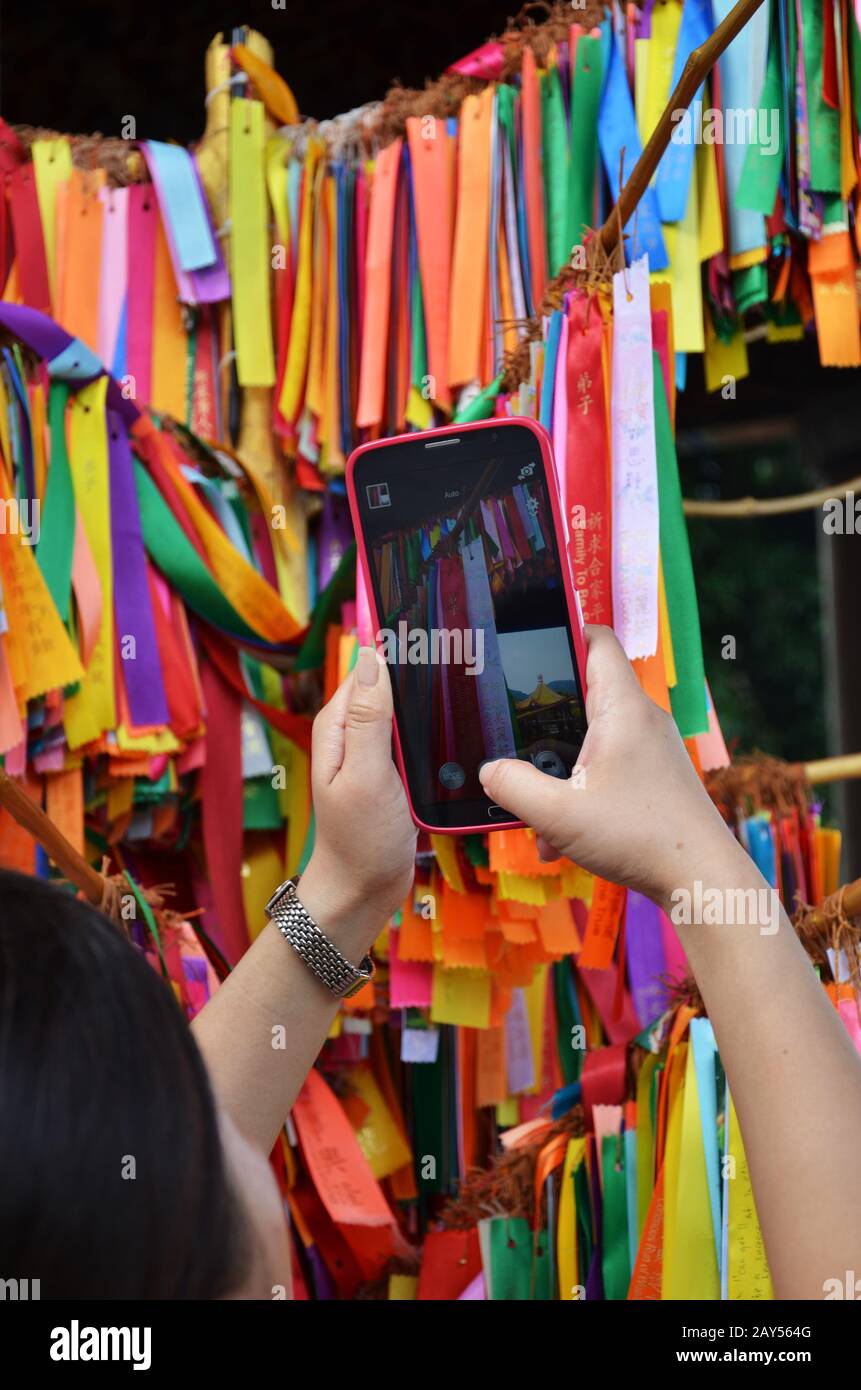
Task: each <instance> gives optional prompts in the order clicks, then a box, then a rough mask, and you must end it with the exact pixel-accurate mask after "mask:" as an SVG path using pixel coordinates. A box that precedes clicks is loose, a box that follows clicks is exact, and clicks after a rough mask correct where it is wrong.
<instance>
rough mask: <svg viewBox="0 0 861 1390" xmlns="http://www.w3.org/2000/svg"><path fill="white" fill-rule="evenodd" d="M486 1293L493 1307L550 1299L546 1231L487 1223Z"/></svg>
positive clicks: (499, 1220)
mask: <svg viewBox="0 0 861 1390" xmlns="http://www.w3.org/2000/svg"><path fill="white" fill-rule="evenodd" d="M416 1070H418V1069H416ZM422 1070H425V1068H422ZM490 1292H491V1296H492V1298H493V1301H494V1303H496V1302H499V1301H505V1302H516V1303H529V1302H536V1301H538V1302H546V1301H548V1300H549V1299H550V1298H551V1296H552V1295H551V1287H550V1259H549V1242H548V1235H547V1231H546V1230H542V1231H537V1232H534V1231H533V1230H532V1229H531V1227H530V1225H529V1222H528V1221H525V1220H524V1219H523V1217H522V1216H511V1217H509V1216H496V1217H494V1218H493V1219H492V1220H491V1222H490Z"/></svg>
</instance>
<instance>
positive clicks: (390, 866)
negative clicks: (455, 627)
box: [299, 647, 417, 955]
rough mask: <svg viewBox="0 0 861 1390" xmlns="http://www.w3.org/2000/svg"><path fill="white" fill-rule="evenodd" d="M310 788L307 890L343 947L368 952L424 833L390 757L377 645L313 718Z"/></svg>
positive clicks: (311, 905) (406, 882)
mask: <svg viewBox="0 0 861 1390" xmlns="http://www.w3.org/2000/svg"><path fill="white" fill-rule="evenodd" d="M311 792H312V798H313V803H314V817H315V839H314V851H313V854H312V856H311V860H310V862H309V864H308V867H307V868H306V870H305V872H304V873H303V875H302V881H301V884H300V888H299V892H300V896H301V899H302V902H303V904H304V905H305V907H306V908H307V910H308V911H309V912H310V914H311V916H312V917H314V918H315V920H317V921H319V923H320V925H321V927H322V928H323V930H324V931H326V933H327V935H333V932H334V933H335V934H334V936H333V939H335V940H336V942H337V944H338V945H339V947H340V948H341V949H342V950H344V951H345V954H348V955H349V954H350V951H351V950H353V953H355V951H356V950H358V951H359V952H360V953H363V952H364V951H365V950H367V948H368V946H369V945H370V943H371V942H372V941H373V940H374V938H375V937H376V936H377V935H378V934H379V932H380V930H381V929H382V927H383V926H384V924H385V922H386V920H387V919H388V918H389V917H390V916H391V914H392V913H393V912H394V911H395V909H396V908H398V907H400V906H401V904H402V903H403V901H404V898H405V897H406V895H407V893H408V891H409V888H410V884H411V883H412V879H413V873H414V868H415V849H416V833H417V832H416V828H415V826H414V825H413V822H412V818H411V816H410V813H409V809H408V807H407V799H406V796H405V794H404V789H403V785H402V783H401V779H400V777H399V776H398V773H397V771H396V769H395V765H394V763H393V762H392V690H391V684H390V681H389V673H388V669H387V668H386V666H385V664H384V663H381V662H380V661H379V660H378V658H377V655H376V652H374V650H373V649H372V648H370V647H363V648H362V649H361V650H360V651H359V655H358V659H357V661H356V665H355V667H354V668H353V670H352V671H351V672H350V674H349V675H348V676H347V678H346V680H344V681H343V682H342V684H341V685H340V686H339V688H338V690H337V691H336V692H335V694H334V695H333V697H332V699H331V700H330V701H329V703H328V704H327V705H326V706H325V707H324V708H323V709H322V710H321V711H320V713H319V714H318V715H317V718H316V719H315V720H314V730H313V735H312V747H311Z"/></svg>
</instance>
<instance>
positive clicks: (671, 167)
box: [655, 0, 714, 222]
mask: <svg viewBox="0 0 861 1390" xmlns="http://www.w3.org/2000/svg"><path fill="white" fill-rule="evenodd" d="M713 28H714V23H713V21H712V7H711V0H685V4H684V9H683V10H682V22H681V24H680V26H679V36H678V40H677V41H676V58H675V62H674V63H673V80H672V90H673V91H675V89H676V85H677V83H678V81H679V79H680V77H681V75H682V72H683V71H684V66H685V63H686V62H687V61H688V58H689V57H690V55H691V53H693V51H694V49H695V48H699V46H700V44H702V43H705V41H706V39H707V38H708V37H709V35H710V34H711V32H712V29H713ZM702 94H703V85H702V84H701V85H700V88H699V90H698V91H697V94H696V96H695V97H694V102H693V105H694V108H695V109H696V105H697V102H699V101H701V100H702ZM677 129H679V130H680V132H681V130H685V131H687V133H688V135H689V138H688V139H686V140H684V141H680V143H679V144H676V142H675V139H671V140H670V143H669V145H668V146H667V148H666V151H665V153H664V155H663V157H662V158H661V162H660V164H659V165H658V174H657V180H656V184H655V192H656V194H657V198H658V207H659V209H660V213H661V221H662V222H681V220H682V218H683V217H684V215H685V211H686V209H687V206H688V191H689V189H690V185H691V174H692V172H693V167H694V152H695V150H696V145H695V143H694V126H693V122H692V121H691V120H690V119H688V121H687V122H685V121H683V122H682V123H681V127H677Z"/></svg>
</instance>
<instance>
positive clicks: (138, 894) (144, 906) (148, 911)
mask: <svg viewBox="0 0 861 1390" xmlns="http://www.w3.org/2000/svg"><path fill="white" fill-rule="evenodd" d="M123 872H124V874H125V876H126V878H127V880H128V884H129V887H130V888H131V890H132V892H133V893H134V895H135V901H136V902H137V904H138V907H139V908H140V910H141V912H142V913H143V917H144V921H145V922H146V924H147V926H148V927H149V930H150V935H151V936H152V939H153V941H154V942H155V947H156V950H157V951H158V958H159V961H160V962H161V973H162V974H163V975H164V978H165V979H166V980H169V979H170V972H169V971H168V968H167V961H166V960H165V958H164V951H163V950H162V947H161V937H160V936H159V931H158V927H157V926H156V920H155V917H154V916H153V911H152V908H151V907H150V905H149V903H148V902H147V900H146V898H145V897H144V895H143V892H142V890H141V889H140V888H139V887H138V885H137V884H136V883H135V881H134V879H133V878H132V876H131V874H130V873H129V871H128V869H124V870H123Z"/></svg>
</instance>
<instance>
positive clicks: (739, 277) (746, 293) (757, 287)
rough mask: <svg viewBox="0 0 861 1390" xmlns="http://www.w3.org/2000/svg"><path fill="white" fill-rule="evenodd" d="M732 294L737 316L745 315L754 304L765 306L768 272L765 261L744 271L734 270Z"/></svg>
mask: <svg viewBox="0 0 861 1390" xmlns="http://www.w3.org/2000/svg"><path fill="white" fill-rule="evenodd" d="M732 293H733V299H734V300H735V307H736V311H737V313H738V314H739V316H741V315H742V314H745V313H747V310H748V309H752V308H753V306H754V304H765V303H766V302H767V300H768V272H767V270H766V266H765V261H761V262H760V263H759V264H758V265H749V266H747V267H746V268H745V269H744V270H734V271H733V273H732Z"/></svg>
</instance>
